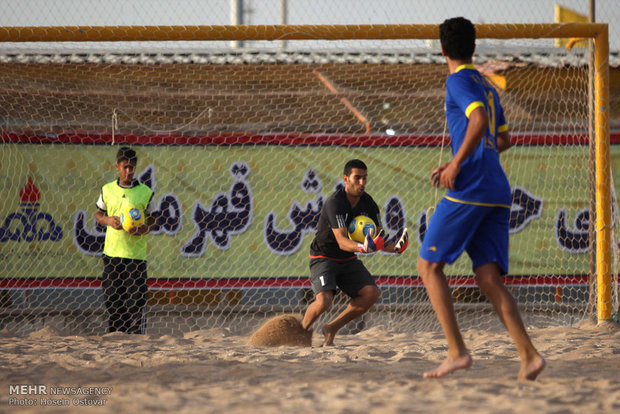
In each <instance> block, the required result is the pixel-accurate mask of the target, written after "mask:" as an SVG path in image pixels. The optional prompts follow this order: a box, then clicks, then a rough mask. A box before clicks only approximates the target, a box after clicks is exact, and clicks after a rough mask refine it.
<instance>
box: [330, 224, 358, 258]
mask: <svg viewBox="0 0 620 414" xmlns="http://www.w3.org/2000/svg"><path fill="white" fill-rule="evenodd" d="M332 232H334V237H336V241H337V242H338V247H340V250H344V251H345V252H358V251H359V247H358V245H359V244H360V243H358V242H356V241H355V240H351V239H350V238H349V233H348V232H347V229H346V228H345V227H340V228H336V229H334V228H332Z"/></svg>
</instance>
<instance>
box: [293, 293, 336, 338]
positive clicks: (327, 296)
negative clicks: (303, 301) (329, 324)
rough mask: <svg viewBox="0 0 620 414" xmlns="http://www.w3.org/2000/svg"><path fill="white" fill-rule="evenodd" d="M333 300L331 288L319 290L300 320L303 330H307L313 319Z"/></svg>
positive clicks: (328, 306)
mask: <svg viewBox="0 0 620 414" xmlns="http://www.w3.org/2000/svg"><path fill="white" fill-rule="evenodd" d="M333 300H334V292H332V291H331V290H330V291H325V292H319V293H318V294H317V295H316V297H315V298H314V302H312V303H311V304H310V306H308V309H306V313H305V314H304V318H303V320H302V321H301V326H302V327H303V328H304V329H305V330H309V329H310V327H311V326H312V324H313V323H314V321H316V320H317V318H318V317H319V316H321V314H323V312H325V311H326V310H328V309H329V308H330V306H331V305H332V301H333Z"/></svg>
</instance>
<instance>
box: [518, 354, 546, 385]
mask: <svg viewBox="0 0 620 414" xmlns="http://www.w3.org/2000/svg"><path fill="white" fill-rule="evenodd" d="M545 366H547V362H546V361H545V359H544V358H543V357H541V356H540V355H537V356H536V357H535V358H533V359H532V360H529V361H525V362H523V363H522V364H521V370H520V371H519V379H520V380H528V381H534V380H535V379H536V377H538V374H540V373H541V372H542V370H543V369H545Z"/></svg>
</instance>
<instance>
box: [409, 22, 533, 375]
mask: <svg viewBox="0 0 620 414" xmlns="http://www.w3.org/2000/svg"><path fill="white" fill-rule="evenodd" d="M439 29H440V30H439V37H440V41H441V49H442V52H443V54H444V56H445V57H446V60H447V62H448V69H449V71H450V75H449V76H448V78H447V80H446V89H447V92H446V101H445V111H446V118H447V121H448V127H449V129H450V141H451V145H452V154H453V158H452V160H451V161H450V162H448V163H446V164H444V165H441V166H440V167H437V168H436V169H435V170H433V171H432V172H431V183H432V185H433V186H435V187H438V186H440V185H442V186H444V187H446V188H447V189H448V193H447V194H446V196H445V197H444V198H443V199H442V200H441V201H440V202H439V204H438V205H437V209H436V210H435V214H433V217H432V218H431V220H430V222H429V225H428V228H427V230H426V234H425V236H424V241H423V243H422V246H421V247H420V257H419V259H418V272H419V273H420V276H421V277H422V281H423V282H424V286H425V287H426V291H427V293H428V296H429V298H430V300H431V303H432V305H433V309H434V310H435V314H436V315H437V319H439V322H440V324H441V327H442V329H443V332H444V335H445V336H446V339H447V342H448V356H447V358H446V359H445V360H444V361H443V363H442V364H440V365H439V367H437V368H436V369H434V370H432V371H429V372H426V373H425V374H424V376H425V377H427V378H429V377H430V378H437V377H442V376H444V375H447V374H449V373H451V372H453V371H455V370H458V369H465V368H469V367H470V366H471V364H472V358H471V356H470V354H469V351H468V350H467V348H466V347H465V343H464V341H463V337H462V336H461V333H460V330H459V327H458V325H457V321H456V316H455V314H454V307H453V304H452V296H451V294H450V288H449V286H448V283H447V282H446V276H445V274H444V272H443V268H444V266H445V264H446V263H452V262H454V261H455V260H456V259H457V258H458V257H459V256H460V254H461V253H462V252H463V251H464V250H465V251H467V254H468V255H469V257H470V258H471V260H472V267H473V271H474V274H475V280H476V282H477V284H478V286H479V287H480V290H481V291H482V292H483V293H484V295H485V296H486V297H487V298H488V299H489V301H490V302H491V303H492V304H493V307H494V308H495V310H496V312H497V313H498V315H499V316H500V319H501V321H502V322H503V323H504V325H505V326H506V328H507V329H508V332H509V333H510V335H511V336H512V338H513V340H514V342H515V344H516V346H517V349H518V350H519V356H520V358H521V370H520V372H519V379H523V380H525V379H528V380H534V379H536V377H537V376H538V374H540V372H541V371H542V370H543V368H544V367H545V360H544V359H543V358H542V357H541V356H540V355H539V354H538V352H537V351H536V349H535V348H534V345H533V344H532V342H531V340H530V338H529V336H528V334H527V331H526V330H525V326H524V325H523V322H522V320H521V316H520V314H519V309H518V308H517V304H516V302H515V300H514V298H513V297H512V295H511V294H510V292H509V291H508V290H507V289H506V287H505V286H504V284H503V283H502V279H501V277H502V275H503V274H506V273H507V272H508V230H509V217H510V206H511V204H512V195H511V190H510V184H509V183H508V179H507V178H506V174H505V173H504V170H503V169H502V166H501V164H500V159H499V153H500V152H502V151H504V150H506V149H508V148H509V147H510V135H509V133H508V126H507V124H506V120H505V118H504V111H503V109H502V107H501V105H500V101H499V95H498V94H497V91H496V90H495V89H494V88H493V86H491V84H490V83H489V82H488V81H487V80H486V79H485V78H484V77H482V75H480V73H479V72H478V71H477V70H476V68H475V67H474V66H473V65H472V56H473V54H474V49H475V46H476V31H475V28H474V25H473V24H472V23H471V22H470V21H469V20H467V19H465V18H463V17H457V18H454V19H448V20H446V21H444V22H443V23H442V24H441V25H440V26H439Z"/></svg>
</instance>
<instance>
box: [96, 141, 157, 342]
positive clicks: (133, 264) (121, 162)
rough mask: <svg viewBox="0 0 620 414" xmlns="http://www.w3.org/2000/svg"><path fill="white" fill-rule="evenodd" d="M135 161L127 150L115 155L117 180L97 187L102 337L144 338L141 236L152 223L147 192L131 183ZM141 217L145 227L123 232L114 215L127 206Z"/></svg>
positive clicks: (143, 238) (145, 294)
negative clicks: (101, 236) (100, 228)
mask: <svg viewBox="0 0 620 414" xmlns="http://www.w3.org/2000/svg"><path fill="white" fill-rule="evenodd" d="M137 161H138V157H137V155H136V152H135V151H134V150H132V149H131V148H128V147H122V148H120V149H119V150H118V152H117V154H116V164H115V166H116V170H117V171H118V178H117V179H116V180H114V181H111V182H109V183H107V184H105V185H104V186H103V187H101V193H100V195H99V199H98V200H97V212H96V214H95V219H96V220H97V222H98V223H99V224H100V225H102V226H106V236H105V243H104V247H103V275H102V280H101V285H102V288H103V297H104V303H105V307H106V311H107V315H108V332H116V331H120V332H125V333H131V334H144V333H145V330H146V305H147V299H148V285H147V261H146V253H147V245H146V242H147V240H146V237H147V236H146V235H147V234H148V233H149V232H150V231H151V230H152V228H153V226H154V224H155V217H152V214H153V212H154V206H153V191H152V190H151V189H150V188H149V187H148V186H146V185H145V184H142V183H140V182H139V181H138V180H136V179H135V178H134V173H135V170H136V164H137ZM128 205H129V206H132V207H137V208H139V209H140V210H141V211H143V212H144V214H145V223H144V224H143V225H141V226H139V227H135V228H132V229H130V230H129V231H125V230H124V229H123V227H122V225H121V221H120V215H121V212H122V211H123V209H124V208H126V207H127V206H128Z"/></svg>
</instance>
